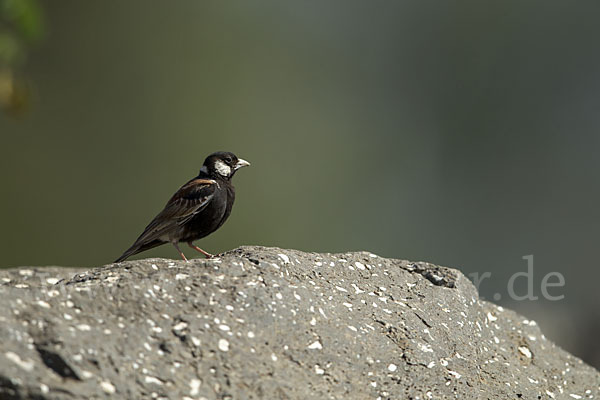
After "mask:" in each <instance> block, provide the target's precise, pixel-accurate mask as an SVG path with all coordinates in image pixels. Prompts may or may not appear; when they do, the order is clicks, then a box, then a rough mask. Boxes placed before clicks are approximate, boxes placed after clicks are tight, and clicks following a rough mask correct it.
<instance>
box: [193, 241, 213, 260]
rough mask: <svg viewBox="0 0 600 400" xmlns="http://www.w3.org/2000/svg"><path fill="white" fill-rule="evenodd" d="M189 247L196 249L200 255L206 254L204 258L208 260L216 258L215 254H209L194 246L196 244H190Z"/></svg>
mask: <svg viewBox="0 0 600 400" xmlns="http://www.w3.org/2000/svg"><path fill="white" fill-rule="evenodd" d="M188 246H190V247H191V248H192V249H194V250H196V251H199V252H200V253H202V254H204V256H205V257H206V258H213V257H214V254H210V253H209V252H207V251H204V250H202V249H201V248H200V247H198V246H196V245H194V243H192V242H188Z"/></svg>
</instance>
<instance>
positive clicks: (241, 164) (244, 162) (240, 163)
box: [234, 158, 250, 171]
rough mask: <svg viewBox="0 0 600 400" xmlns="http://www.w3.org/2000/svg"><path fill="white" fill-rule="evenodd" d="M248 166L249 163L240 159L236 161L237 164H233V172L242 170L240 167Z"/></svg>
mask: <svg viewBox="0 0 600 400" xmlns="http://www.w3.org/2000/svg"><path fill="white" fill-rule="evenodd" d="M249 165H250V163H249V162H248V161H246V160H242V159H241V158H240V159H238V162H237V164H235V167H234V168H235V170H236V171H237V170H238V169H240V168H242V167H247V166H249Z"/></svg>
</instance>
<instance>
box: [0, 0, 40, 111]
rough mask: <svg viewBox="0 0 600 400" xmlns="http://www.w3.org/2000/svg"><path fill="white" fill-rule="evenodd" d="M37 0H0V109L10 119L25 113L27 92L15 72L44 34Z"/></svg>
mask: <svg viewBox="0 0 600 400" xmlns="http://www.w3.org/2000/svg"><path fill="white" fill-rule="evenodd" d="M42 19H43V18H42V9H41V7H40V4H39V2H38V0H0V105H1V106H2V107H3V108H4V110H5V111H6V112H7V113H9V114H12V115H15V114H20V113H22V112H23V110H25V109H27V105H28V103H29V101H28V99H29V90H28V89H27V84H26V81H25V80H24V79H23V78H19V77H18V75H19V73H18V68H19V66H21V65H22V64H23V63H24V62H25V60H26V55H27V51H28V49H29V47H30V46H31V45H32V44H34V43H35V42H37V41H38V40H39V39H40V38H41V37H42V36H43V32H44V28H43V22H42Z"/></svg>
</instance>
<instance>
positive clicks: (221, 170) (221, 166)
mask: <svg viewBox="0 0 600 400" xmlns="http://www.w3.org/2000/svg"><path fill="white" fill-rule="evenodd" d="M215 170H216V171H217V173H218V174H219V175H221V176H229V175H231V167H229V166H228V165H227V164H225V163H224V162H223V161H221V160H217V161H215Z"/></svg>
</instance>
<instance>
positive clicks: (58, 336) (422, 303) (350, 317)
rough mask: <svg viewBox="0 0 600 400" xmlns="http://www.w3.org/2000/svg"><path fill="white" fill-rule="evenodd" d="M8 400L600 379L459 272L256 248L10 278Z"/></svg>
mask: <svg viewBox="0 0 600 400" xmlns="http://www.w3.org/2000/svg"><path fill="white" fill-rule="evenodd" d="M0 338H1V342H0V398H1V399H104V398H122V399H147V398H161V399H203V398H204V399H424V400H426V399H448V398H459V399H518V398H523V399H551V398H556V399H563V398H564V399H573V398H575V399H580V398H593V397H594V396H596V397H597V396H598V395H600V387H599V386H600V374H599V373H598V371H596V370H594V369H593V368H591V367H589V366H587V365H585V364H584V363H583V362H582V361H581V360H579V359H577V358H575V357H573V356H571V355H570V354H568V353H566V352H565V351H563V350H561V349H560V348H558V347H557V346H556V345H554V344H553V343H551V342H550V341H548V340H547V339H546V338H545V337H544V335H543V334H542V333H541V332H540V330H539V328H538V326H536V324H535V322H533V321H528V320H526V319H525V318H523V317H521V316H519V315H518V314H516V313H514V312H512V311H509V310H506V309H502V308H501V307H498V306H496V305H494V304H491V303H488V302H485V301H481V300H479V299H478V295H477V292H476V290H475V288H474V286H473V285H472V284H471V282H470V281H469V280H468V279H467V278H465V277H464V276H463V275H462V274H461V273H460V272H458V271H456V270H452V269H448V268H443V267H438V266H435V265H431V264H427V263H410V262H408V261H401V260H392V259H385V258H381V257H378V256H376V255H373V254H370V253H366V252H360V253H348V254H315V253H303V252H300V251H295V250H282V249H277V248H264V247H243V248H240V249H237V250H234V251H231V252H229V253H227V254H225V255H224V256H223V257H221V258H219V259H213V260H200V259H198V260H193V261H191V262H188V263H186V262H183V261H172V260H165V259H146V260H140V261H129V262H124V263H120V264H110V265H107V266H104V267H101V268H95V269H92V270H89V271H84V272H79V273H76V272H75V271H73V270H71V269H67V268H30V269H21V270H8V271H6V270H5V271H1V272H0Z"/></svg>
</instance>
